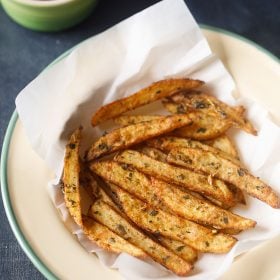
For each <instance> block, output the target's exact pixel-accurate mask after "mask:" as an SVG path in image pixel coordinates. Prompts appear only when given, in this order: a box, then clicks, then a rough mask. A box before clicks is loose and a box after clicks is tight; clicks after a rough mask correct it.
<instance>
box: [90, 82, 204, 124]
mask: <svg viewBox="0 0 280 280" xmlns="http://www.w3.org/2000/svg"><path fill="white" fill-rule="evenodd" d="M203 84H204V82H202V81H199V80H192V79H167V80H161V81H158V82H155V83H153V84H152V85H150V86H148V87H146V88H143V89H141V90H139V91H138V92H136V93H134V94H132V95H130V96H128V97H126V98H122V99H119V100H117V101H114V102H112V103H109V104H107V105H104V106H102V107H101V108H100V109H99V110H98V111H97V112H96V113H95V114H94V115H93V117H92V120H91V123H92V125H93V126H96V125H97V124H99V123H101V122H104V121H105V120H109V119H112V118H114V117H117V116H119V115H121V114H123V113H125V112H128V111H131V110H133V109H135V108H138V107H140V106H143V105H146V104H148V103H151V102H154V101H156V100H159V99H161V98H164V97H167V96H171V95H172V94H174V93H175V92H178V91H179V90H184V89H193V88H197V87H200V86H202V85H203Z"/></svg>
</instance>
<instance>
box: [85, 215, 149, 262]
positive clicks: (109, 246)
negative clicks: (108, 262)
mask: <svg viewBox="0 0 280 280" xmlns="http://www.w3.org/2000/svg"><path fill="white" fill-rule="evenodd" d="M83 231H84V233H85V234H86V235H87V236H88V238H89V239H90V240H91V241H93V242H95V243H96V244H97V245H98V246H99V247H101V248H103V249H105V250H107V251H109V252H113V253H117V254H120V253H122V252H125V253H127V254H129V255H131V256H134V257H137V258H140V259H145V258H147V257H148V255H147V254H146V253H145V252H144V251H143V250H142V249H140V248H138V247H136V246H134V245H132V244H130V243H129V242H128V241H127V240H125V239H123V238H122V237H120V236H118V235H117V234H115V233H114V232H113V231H111V230H110V229H108V228H107V227H106V226H104V225H102V224H100V223H98V222H96V221H95V220H93V219H91V218H88V217H84V218H83Z"/></svg>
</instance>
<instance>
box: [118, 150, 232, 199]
mask: <svg viewBox="0 0 280 280" xmlns="http://www.w3.org/2000/svg"><path fill="white" fill-rule="evenodd" d="M115 160H116V161H118V162H122V163H126V164H131V165H133V166H134V167H135V168H136V169H138V170H140V171H142V172H143V173H146V174H148V175H150V176H154V177H156V178H158V179H162V180H164V181H167V182H170V183H173V184H177V185H179V186H182V187H185V188H187V189H188V190H191V191H195V192H198V193H201V194H202V195H207V196H211V197H213V198H214V199H216V200H219V201H225V202H226V203H229V202H232V203H234V199H233V194H232V192H231V191H229V189H228V188H227V186H226V185H225V184H224V183H223V182H222V181H220V180H216V179H213V180H211V182H209V180H208V177H207V176H205V175H202V174H198V173H195V172H192V171H190V170H188V169H184V168H179V167H175V166H171V165H169V164H167V163H164V162H161V161H157V160H154V159H152V158H150V157H148V156H146V155H144V154H141V153H139V152H137V151H133V150H125V151H124V152H122V153H120V154H118V155H117V156H116V157H115Z"/></svg>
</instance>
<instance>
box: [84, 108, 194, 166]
mask: <svg viewBox="0 0 280 280" xmlns="http://www.w3.org/2000/svg"><path fill="white" fill-rule="evenodd" d="M191 121H192V119H191V115H190V114H189V115H188V116H187V115H173V116H167V117H162V118H160V119H156V120H152V121H147V122H143V123H138V124H135V125H129V126H126V127H121V128H118V129H115V130H113V131H112V132H110V133H108V134H106V135H104V136H102V137H100V138H99V139H98V140H97V141H96V142H95V143H94V144H93V145H92V146H91V148H90V149H89V151H88V153H87V155H86V159H87V160H88V161H90V160H93V159H96V158H98V157H100V156H102V155H106V154H110V153H112V152H115V151H118V150H122V149H125V148H127V147H130V146H132V145H134V144H138V143H140V142H143V141H145V140H147V139H149V138H152V137H155V136H159V135H161V134H163V133H167V132H170V131H172V130H174V129H175V128H178V127H182V126H185V125H187V124H189V123H190V122H191Z"/></svg>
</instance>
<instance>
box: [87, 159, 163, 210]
mask: <svg viewBox="0 0 280 280" xmlns="http://www.w3.org/2000/svg"><path fill="white" fill-rule="evenodd" d="M90 169H91V170H92V171H93V172H94V173H95V174H97V175H98V176H100V177H101V178H103V179H104V180H105V181H106V182H110V183H113V184H115V185H118V186H121V187H123V188H124V189H126V190H127V191H129V192H131V193H132V194H134V195H135V196H137V197H139V198H140V199H144V200H145V201H147V202H148V203H151V204H153V205H157V204H160V200H159V199H158V198H157V196H156V195H155V192H154V190H153V188H152V187H151V180H150V179H149V178H148V177H147V176H146V175H145V174H143V173H141V172H139V171H137V170H135V169H134V168H131V167H130V166H129V165H127V164H125V163H119V162H115V161H111V160H104V161H98V162H93V163H91V164H90Z"/></svg>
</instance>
